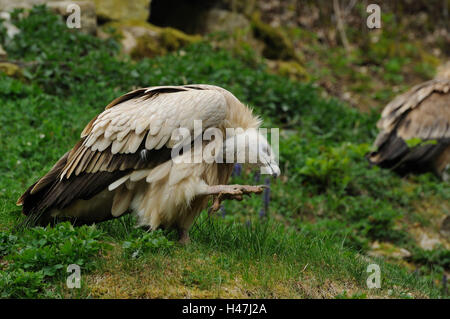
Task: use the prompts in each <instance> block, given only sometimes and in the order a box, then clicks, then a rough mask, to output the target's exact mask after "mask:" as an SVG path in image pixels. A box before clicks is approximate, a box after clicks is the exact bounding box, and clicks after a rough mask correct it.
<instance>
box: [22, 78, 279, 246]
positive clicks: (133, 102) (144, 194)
mask: <svg viewBox="0 0 450 319" xmlns="http://www.w3.org/2000/svg"><path fill="white" fill-rule="evenodd" d="M195 121H197V122H195ZM198 121H201V122H198ZM196 123H197V124H199V123H200V131H198V130H197V129H196V127H195V126H196ZM260 123H261V121H260V119H259V118H258V117H256V116H254V115H253V114H252V111H251V109H249V108H248V107H247V106H245V105H244V104H243V103H241V102H240V101H239V100H238V99H237V98H236V97H235V96H234V95H233V94H231V93H230V92H229V91H227V90H225V89H223V88H220V87H217V86H212V85H201V84H198V85H186V86H160V87H150V88H142V89H138V90H135V91H132V92H129V93H127V94H125V95H123V96H121V97H119V98H117V99H115V100H114V101H112V102H111V103H110V104H109V105H108V106H107V107H106V109H105V110H104V111H103V112H102V113H100V114H99V115H98V116H96V117H95V118H94V119H93V120H92V121H91V122H90V123H89V124H88V125H87V126H86V127H85V129H84V130H83V132H82V133H81V139H80V140H79V142H78V143H77V144H76V145H75V146H74V147H73V148H72V149H71V150H70V151H68V152H67V153H66V154H65V155H64V156H62V157H61V158H60V159H59V161H58V162H57V163H56V164H55V165H54V167H53V168H52V169H51V170H50V171H49V172H48V173H47V174H46V175H45V176H43V177H42V178H40V179H39V180H38V181H37V182H36V183H34V184H33V185H32V186H31V187H30V188H28V190H27V191H26V192H25V193H24V194H23V195H22V196H21V197H20V198H19V200H18V201H17V204H18V205H22V206H23V207H22V210H23V213H24V214H25V215H27V216H28V218H27V221H28V222H32V223H33V224H38V225H47V224H48V223H54V222H58V221H64V220H69V221H71V222H73V223H74V224H90V223H96V222H101V221H104V220H108V219H112V218H115V217H119V216H121V215H123V214H125V213H129V212H132V213H134V214H135V215H136V217H137V220H138V224H139V225H142V226H146V227H148V228H149V229H152V230H153V229H157V228H174V229H177V230H178V231H179V235H180V240H181V241H187V240H188V238H189V237H188V230H189V228H190V227H191V225H192V223H193V221H194V219H195V217H196V216H197V215H198V214H199V213H200V212H201V210H202V209H204V208H205V207H206V206H207V203H208V198H209V195H216V196H217V197H216V202H215V203H214V204H215V205H214V207H215V209H218V205H217V202H218V201H220V200H222V199H225V198H236V199H241V198H242V195H244V194H250V193H260V192H261V191H262V187H260V186H246V185H226V184H227V182H228V179H229V177H230V175H231V172H232V170H233V166H234V161H236V158H237V155H238V153H239V152H241V151H243V152H247V153H246V154H247V157H245V158H246V159H247V162H248V159H249V158H250V159H251V158H252V155H257V156H256V157H257V161H256V162H254V161H253V162H252V163H254V165H256V166H259V167H263V168H264V169H266V170H268V171H269V172H271V173H272V174H273V175H279V173H280V170H279V168H278V165H277V163H276V161H275V156H274V153H273V150H272V148H271V147H270V145H269V144H268V142H267V140H266V138H265V137H264V135H263V134H260V132H259V131H258V128H259V126H260ZM182 129H184V132H185V133H186V132H187V133H188V134H187V135H186V134H184V135H183V134H181V132H182ZM227 129H236V130H234V131H233V130H231V131H232V132H231V133H230V134H228V135H227V133H228V132H227ZM196 130H197V132H196ZM212 132H213V133H212ZM194 135H195V136H194ZM177 136H178V140H177ZM242 137H244V139H243V140H242ZM240 138H241V139H240ZM239 139H240V140H241V141H243V142H241V143H239V142H238V140H239ZM180 140H181V142H180ZM177 141H178V142H177ZM197 142H199V143H200V144H199V145H200V147H201V149H202V150H203V156H202V155H200V157H201V158H200V160H198V158H197V159H195V158H194V157H195V144H196V143H197ZM235 144H236V147H234V145H235ZM192 145H193V146H194V147H193V150H194V151H193V152H190V151H186V149H185V148H184V147H186V146H188V148H187V149H190V147H191V146H192ZM181 146H183V148H182V149H181ZM230 153H231V154H230ZM219 155H222V158H223V160H222V161H221V160H220V159H219V158H220V156H219ZM228 156H229V157H228ZM225 157H226V160H225ZM230 158H231V159H232V161H231V162H230V161H229V160H228V159H230Z"/></svg>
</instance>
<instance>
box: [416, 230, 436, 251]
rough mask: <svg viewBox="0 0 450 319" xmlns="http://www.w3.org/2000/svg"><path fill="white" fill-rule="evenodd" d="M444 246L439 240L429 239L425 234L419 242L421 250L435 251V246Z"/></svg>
mask: <svg viewBox="0 0 450 319" xmlns="http://www.w3.org/2000/svg"><path fill="white" fill-rule="evenodd" d="M438 245H442V243H441V241H440V240H439V239H438V238H433V237H429V236H428V235H427V234H425V233H423V234H422V237H421V238H420V241H419V246H420V248H422V249H424V250H433V248H434V247H435V246H438Z"/></svg>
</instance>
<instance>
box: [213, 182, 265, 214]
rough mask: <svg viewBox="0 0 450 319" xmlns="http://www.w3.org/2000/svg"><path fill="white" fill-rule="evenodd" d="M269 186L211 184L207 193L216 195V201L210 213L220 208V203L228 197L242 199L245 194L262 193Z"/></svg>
mask: <svg viewBox="0 0 450 319" xmlns="http://www.w3.org/2000/svg"><path fill="white" fill-rule="evenodd" d="M264 188H267V186H266V185H258V186H253V185H237V184H236V185H214V186H209V187H208V190H207V192H206V195H214V196H215V198H214V201H213V204H212V206H211V208H210V209H209V210H208V214H210V215H211V214H212V213H214V212H216V211H218V210H219V208H220V204H221V203H222V201H224V200H226V199H235V200H239V201H241V200H242V199H243V197H244V195H249V196H250V194H261V193H262V192H263V190H264Z"/></svg>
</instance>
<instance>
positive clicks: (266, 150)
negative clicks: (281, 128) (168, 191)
mask: <svg viewBox="0 0 450 319" xmlns="http://www.w3.org/2000/svg"><path fill="white" fill-rule="evenodd" d="M224 154H225V158H224V161H225V162H227V163H230V162H233V163H240V164H248V165H250V166H255V167H260V168H261V173H262V174H270V175H272V176H274V177H277V176H279V175H280V168H279V167H278V162H277V160H276V156H275V152H274V151H273V149H272V147H271V146H270V144H269V142H268V141H267V139H266V137H265V136H264V135H263V134H261V133H260V132H259V130H257V129H248V130H245V131H244V130H236V133H235V134H234V135H233V136H231V137H228V138H227V139H226V140H225V144H224Z"/></svg>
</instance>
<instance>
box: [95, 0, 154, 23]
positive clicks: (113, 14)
mask: <svg viewBox="0 0 450 319" xmlns="http://www.w3.org/2000/svg"><path fill="white" fill-rule="evenodd" d="M92 1H93V2H94V3H95V6H96V12H97V16H98V18H99V19H100V20H103V21H118V20H136V21H142V22H146V21H147V20H148V17H149V14H150V2H151V0H133V1H124V0H92Z"/></svg>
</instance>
